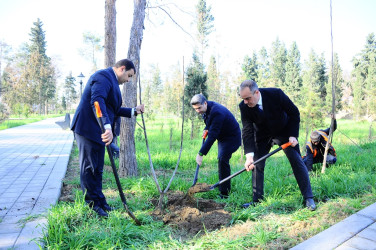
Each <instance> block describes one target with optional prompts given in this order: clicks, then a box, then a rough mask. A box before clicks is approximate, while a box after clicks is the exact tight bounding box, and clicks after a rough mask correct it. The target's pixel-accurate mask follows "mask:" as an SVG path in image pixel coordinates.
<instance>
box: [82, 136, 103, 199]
mask: <svg viewBox="0 0 376 250" xmlns="http://www.w3.org/2000/svg"><path fill="white" fill-rule="evenodd" d="M75 138H76V141H77V146H78V150H79V160H80V168H81V174H80V180H81V188H82V191H83V192H84V194H85V201H86V202H87V203H89V204H91V205H93V206H103V205H105V204H107V202H106V198H105V197H104V194H103V192H102V175H103V166H104V153H105V147H104V146H103V145H100V144H98V143H96V142H93V141H90V140H88V139H86V138H85V137H83V136H81V135H79V134H77V133H75Z"/></svg>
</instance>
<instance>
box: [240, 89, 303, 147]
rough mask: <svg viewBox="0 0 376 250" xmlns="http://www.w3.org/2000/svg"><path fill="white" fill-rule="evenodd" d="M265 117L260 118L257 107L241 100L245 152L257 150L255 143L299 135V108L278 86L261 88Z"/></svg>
mask: <svg viewBox="0 0 376 250" xmlns="http://www.w3.org/2000/svg"><path fill="white" fill-rule="evenodd" d="M259 90H260V93H261V96H262V107H263V112H264V118H263V119H262V120H259V119H258V115H257V112H256V111H255V109H256V108H258V107H255V108H250V107H248V106H247V105H246V104H244V101H242V102H240V104H239V108H240V114H241V119H242V124H243V130H242V136H243V144H244V152H245V153H246V154H247V153H250V152H255V149H256V147H255V143H257V142H258V141H261V140H265V139H270V138H275V137H286V138H288V137H290V136H293V137H296V138H298V136H299V123H300V113H299V109H298V108H297V107H296V106H295V105H294V103H293V102H292V101H291V100H290V98H288V96H287V95H286V94H285V93H284V92H283V91H282V90H281V89H278V88H260V89H259Z"/></svg>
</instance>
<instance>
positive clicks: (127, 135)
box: [119, 0, 146, 177]
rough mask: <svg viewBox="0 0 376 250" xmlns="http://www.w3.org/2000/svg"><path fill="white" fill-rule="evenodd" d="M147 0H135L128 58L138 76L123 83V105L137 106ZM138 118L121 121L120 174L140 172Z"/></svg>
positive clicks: (132, 174) (131, 174)
mask: <svg viewBox="0 0 376 250" xmlns="http://www.w3.org/2000/svg"><path fill="white" fill-rule="evenodd" d="M145 7H146V0H134V12H133V24H132V28H131V35H130V41H129V48H128V59H130V60H131V61H132V62H133V63H134V65H135V67H136V69H137V72H136V76H135V77H134V78H133V81H131V82H128V83H126V84H124V85H123V105H124V106H125V107H135V106H136V105H137V80H138V77H139V74H140V72H138V69H139V68H140V67H139V65H140V50H141V43H142V36H143V29H144V20H145ZM135 123H136V119H135V118H133V119H124V118H122V121H121V132H120V158H119V175H120V176H122V177H124V176H135V175H137V174H138V171H137V161H136V148H135V141H134V131H135Z"/></svg>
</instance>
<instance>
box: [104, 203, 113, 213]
mask: <svg viewBox="0 0 376 250" xmlns="http://www.w3.org/2000/svg"><path fill="white" fill-rule="evenodd" d="M102 209H103V210H104V211H106V212H111V211H114V210H115V208H112V207H110V206H109V205H108V204H105V205H103V206H102Z"/></svg>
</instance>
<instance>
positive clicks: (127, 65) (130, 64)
mask: <svg viewBox="0 0 376 250" xmlns="http://www.w3.org/2000/svg"><path fill="white" fill-rule="evenodd" d="M121 66H125V70H126V71H128V70H131V69H133V70H134V73H135V74H136V68H135V67H134V64H133V62H132V61H131V60H129V59H122V60H120V61H118V62H117V63H115V65H114V67H115V68H120V67H121Z"/></svg>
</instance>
